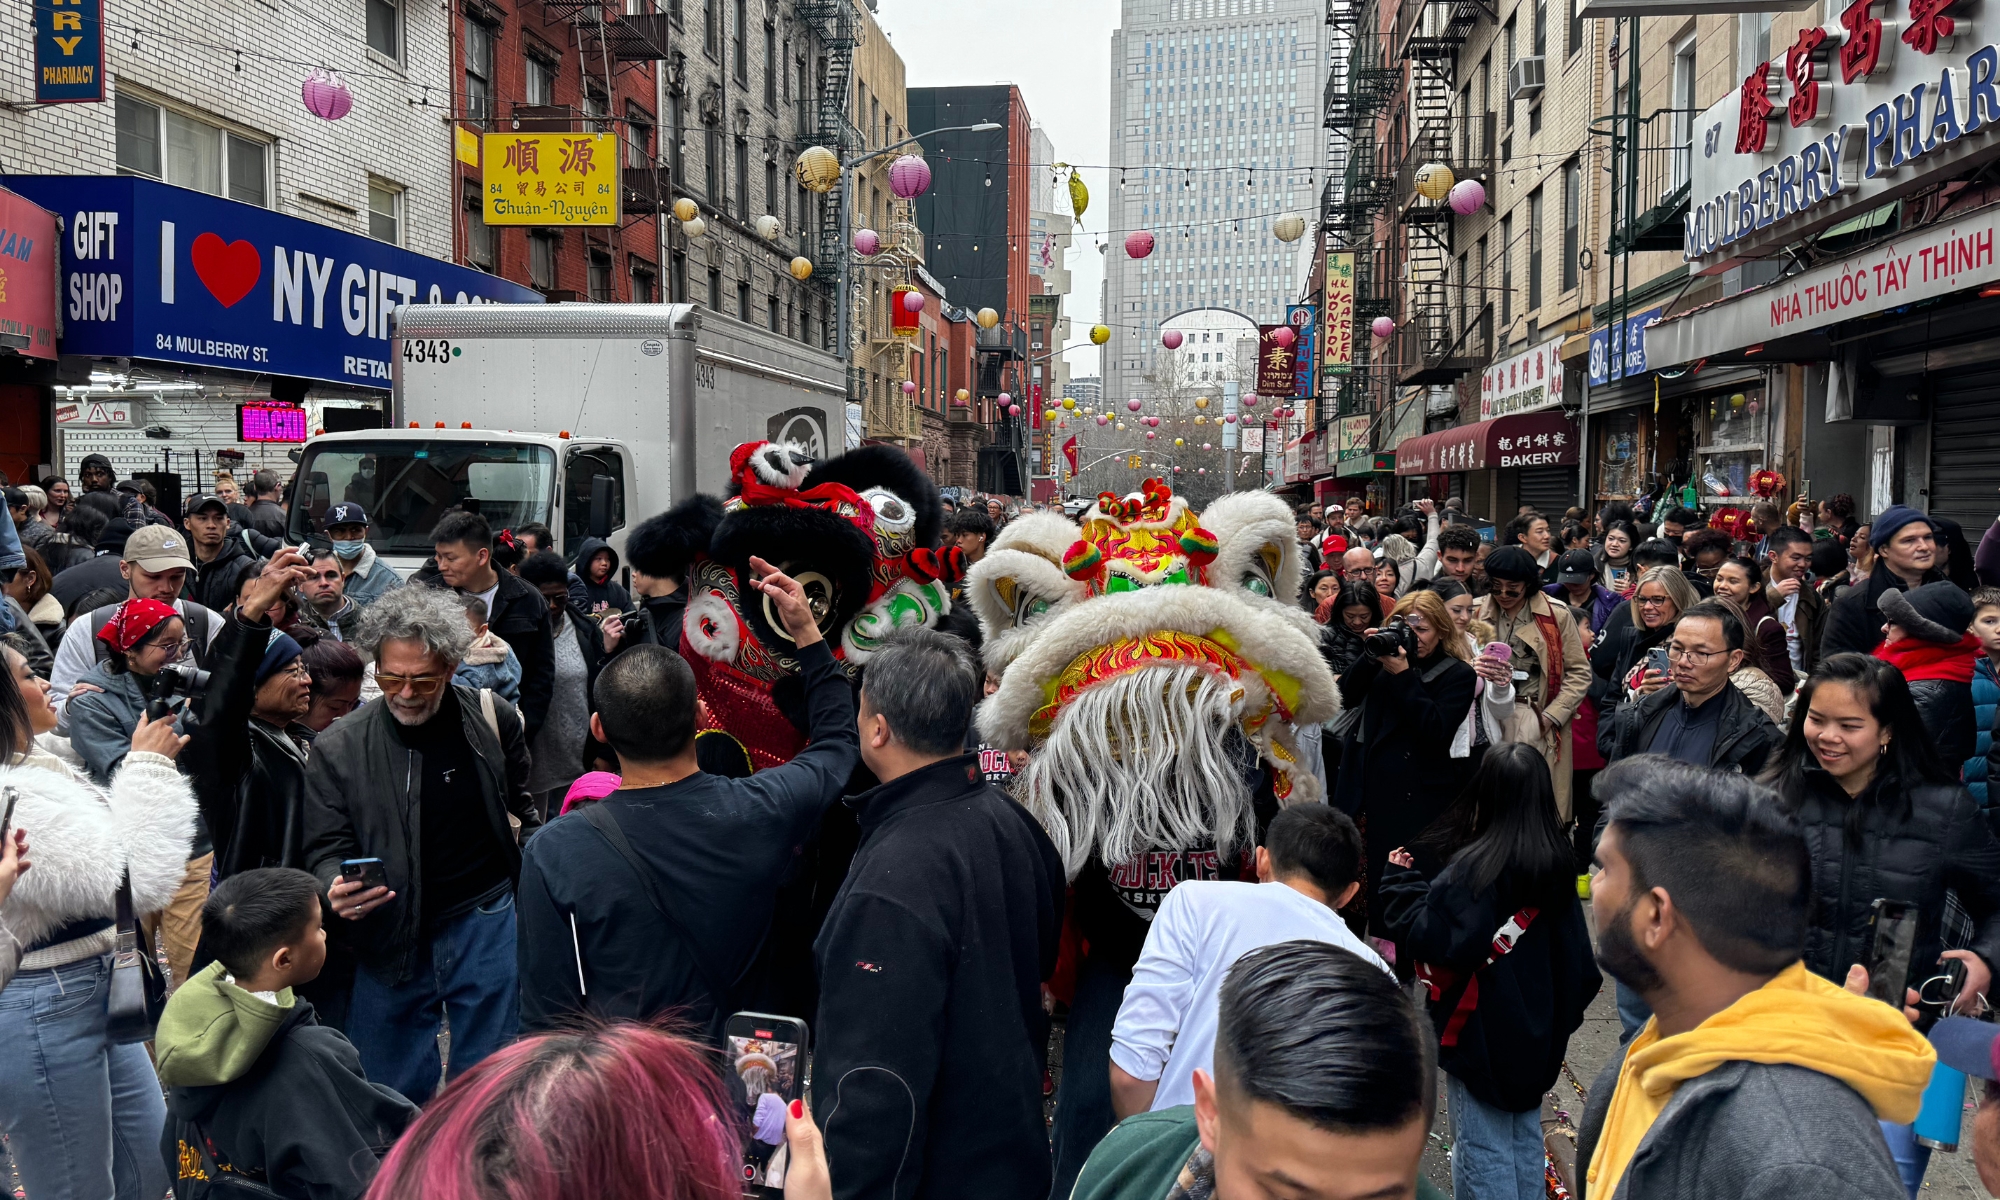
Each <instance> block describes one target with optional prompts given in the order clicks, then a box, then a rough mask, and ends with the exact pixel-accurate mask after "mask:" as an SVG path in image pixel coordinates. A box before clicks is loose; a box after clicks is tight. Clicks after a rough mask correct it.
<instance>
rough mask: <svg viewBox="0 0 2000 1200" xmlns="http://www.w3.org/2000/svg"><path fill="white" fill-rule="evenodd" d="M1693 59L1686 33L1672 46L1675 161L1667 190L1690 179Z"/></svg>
mask: <svg viewBox="0 0 2000 1200" xmlns="http://www.w3.org/2000/svg"><path fill="white" fill-rule="evenodd" d="M1694 97H1695V58H1694V35H1693V34H1691V33H1690V34H1689V35H1687V36H1686V37H1684V38H1682V39H1681V40H1680V41H1679V42H1677V43H1675V44H1674V74H1673V102H1672V103H1673V107H1674V159H1673V164H1674V165H1673V178H1672V181H1671V183H1670V185H1669V186H1668V189H1667V190H1668V191H1669V192H1672V191H1674V190H1677V189H1678V188H1679V187H1680V186H1681V185H1682V184H1684V183H1686V182H1688V180H1689V178H1691V172H1692V168H1693V150H1694V119H1695V117H1696V116H1698V115H1699V114H1698V113H1697V112H1696V111H1695V110H1696V108H1698V107H1699V106H1698V105H1696V104H1695V99H1694Z"/></svg>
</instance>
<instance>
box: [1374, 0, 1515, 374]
mask: <svg viewBox="0 0 2000 1200" xmlns="http://www.w3.org/2000/svg"><path fill="white" fill-rule="evenodd" d="M1488 13H1489V10H1488V9H1487V8H1486V6H1485V5H1484V4H1483V3H1480V2H1479V0H1404V3H1403V4H1402V6H1401V7H1400V8H1399V9H1398V10H1397V12H1396V24H1395V30H1394V33H1393V35H1392V46H1393V49H1394V51H1395V57H1396V60H1397V61H1398V62H1401V63H1407V64H1409V75H1408V79H1407V82H1406V83H1405V84H1404V86H1403V89H1402V94H1401V95H1400V97H1399V100H1400V101H1401V106H1400V108H1399V109H1392V113H1393V115H1394V116H1396V117H1397V118H1399V120H1397V121H1396V122H1395V126H1396V127H1397V128H1398V129H1399V131H1401V132H1403V133H1404V134H1405V136H1402V137H1400V138H1398V139H1397V140H1396V141H1395V142H1393V143H1392V144H1391V146H1390V147H1389V149H1390V152H1391V154H1392V155H1395V156H1396V160H1395V161H1394V162H1393V163H1391V164H1387V166H1388V170H1389V172H1391V173H1393V176H1394V179H1395V183H1394V185H1393V187H1392V188H1391V190H1390V195H1391V196H1392V197H1393V206H1394V217H1395V220H1396V223H1397V224H1398V225H1400V226H1401V230H1402V235H1403V236H1402V244H1403V260H1404V261H1403V266H1404V273H1403V276H1402V282H1403V283H1404V285H1405V287H1404V294H1403V318H1402V320H1401V322H1400V323H1399V324H1398V329H1397V343H1398V344H1397V347H1396V350H1397V353H1396V355H1395V357H1396V359H1397V361H1398V363H1399V364H1400V366H1399V368H1398V371H1397V383H1399V384H1401V385H1404V386H1413V385H1430V384H1446V383H1451V382H1452V381H1454V380H1456V379H1457V378H1458V377H1459V376H1461V375H1463V374H1465V373H1466V372H1468V371H1471V370H1474V369H1476V368H1477V367H1478V366H1479V365H1480V363H1479V359H1478V358H1475V357H1473V356H1472V355H1471V354H1470V353H1469V341H1470V339H1469V337H1468V335H1469V333H1470V329H1471V326H1472V324H1473V323H1472V322H1471V321H1469V320H1467V319H1466V317H1465V316H1464V315H1463V312H1464V306H1463V304H1459V303H1454V298H1455V297H1454V292H1455V285H1456V288H1462V287H1463V286H1464V281H1463V280H1454V279H1453V271H1452V256H1453V253H1454V246H1453V232H1454V229H1455V224H1456V221H1455V216H1456V214H1454V213H1453V212H1452V210H1451V208H1450V206H1449V205H1447V204H1446V203H1445V201H1444V199H1443V198H1442V197H1440V198H1438V199H1436V200H1432V199H1428V198H1426V197H1424V196H1423V195H1422V194H1421V193H1420V192H1419V191H1418V190H1417V176H1418V173H1419V172H1420V171H1421V170H1422V169H1423V168H1425V167H1426V166H1431V165H1433V164H1436V165H1442V166H1444V167H1447V168H1449V169H1450V171H1451V173H1452V175H1453V176H1454V177H1455V178H1456V179H1476V180H1478V181H1479V182H1481V183H1482V184H1485V185H1486V186H1487V187H1488V189H1489V191H1490V189H1491V186H1492V180H1493V139H1494V117H1493V116H1492V115H1491V114H1488V115H1486V116H1484V117H1483V118H1481V119H1478V120H1472V119H1470V118H1469V116H1468V114H1466V113H1465V112H1463V111H1462V103H1463V100H1462V97H1461V95H1460V93H1459V90H1458V54H1459V50H1460V49H1461V48H1462V47H1463V46H1464V45H1465V40H1466V38H1467V37H1468V36H1469V35H1470V34H1471V32H1472V30H1473V27H1474V26H1475V25H1477V24H1478V22H1479V18H1480V17H1481V15H1483V14H1488ZM1454 310H1457V311H1458V312H1460V313H1461V316H1460V319H1459V320H1458V321H1456V322H1454V321H1453V319H1452V317H1453V313H1454Z"/></svg>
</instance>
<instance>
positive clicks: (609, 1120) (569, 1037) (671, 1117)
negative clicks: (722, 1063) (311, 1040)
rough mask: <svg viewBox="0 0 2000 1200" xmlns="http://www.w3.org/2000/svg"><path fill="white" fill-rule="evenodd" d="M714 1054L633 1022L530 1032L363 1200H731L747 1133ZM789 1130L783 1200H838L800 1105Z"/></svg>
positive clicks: (496, 1058)
mask: <svg viewBox="0 0 2000 1200" xmlns="http://www.w3.org/2000/svg"><path fill="white" fill-rule="evenodd" d="M709 1056H710V1052H709V1051H708V1050H706V1049H705V1048H703V1047H701V1046H699V1045H697V1044H695V1043H694V1042H690V1041H688V1040H686V1039H685V1038H681V1037H677V1036H675V1035H674V1034H672V1033H668V1032H666V1031H665V1030H663V1029H659V1028H655V1027H652V1026H648V1025H640V1024H635V1023H632V1022H616V1023H611V1024H603V1025H596V1026H591V1027H586V1028H581V1029H572V1030H567V1031H564V1032H560V1033H544V1034H537V1035H534V1036H531V1037H526V1038H523V1039H521V1040H520V1041H518V1042H515V1043H514V1044H513V1045H511V1046H508V1047H506V1048H505V1049H503V1050H499V1051H496V1052H494V1053H493V1054H491V1055H488V1056H487V1057H486V1058H485V1059H484V1060H482V1061H481V1062H480V1063H479V1065H478V1066H476V1067H474V1068H472V1069H471V1070H469V1071H467V1072H466V1073H465V1074H464V1075H462V1076H460V1077H459V1078H458V1079H456V1080H454V1081H453V1082H452V1083H451V1085H450V1086H449V1087H447V1088H445V1090H444V1091H443V1093H441V1094H440V1095H439V1096H438V1098H437V1099H436V1100H435V1101H434V1102H432V1104H431V1105H430V1107H428V1108H426V1109H425V1110H424V1115H423V1116H422V1117H421V1118H419V1119H418V1120H417V1123H416V1124H414V1125H412V1126H411V1127H410V1129H409V1131H408V1132H407V1133H405V1134H404V1135H403V1137H402V1140H401V1141H399V1142H397V1143H396V1145H395V1148H394V1149H392V1150H390V1151H389V1155H388V1157H387V1158H385V1159H383V1160H382V1169H381V1171H380V1172H379V1173H377V1175H376V1176H375V1182H374V1184H373V1185H372V1186H371V1187H370V1188H369V1189H368V1196H367V1200H514V1198H516V1197H525V1196H538V1197H570V1196H575V1197H585V1196H587V1197H590V1200H664V1198H666V1197H673V1198H674V1200H734V1198H735V1197H737V1196H739V1195H740V1194H741V1191H742V1188H741V1185H740V1183H739V1180H740V1179H741V1176H742V1161H743V1160H742V1143H741V1140H740V1139H741V1136H742V1130H741V1128H740V1126H739V1123H738V1122H737V1120H736V1118H735V1117H734V1116H733V1111H734V1106H733V1105H732V1104H731V1102H730V1099H729V1096H728V1093H727V1092H726V1091H725V1090H724V1086H723V1082H722V1078H721V1076H720V1074H719V1073H718V1072H717V1071H716V1069H715V1065H714V1063H713V1062H711V1061H709ZM760 1134H761V1130H760ZM783 1136H784V1139H785V1142H786V1145H787V1147H788V1148H789V1152H790V1160H791V1169H790V1171H789V1173H788V1174H787V1176H786V1179H785V1197H786V1200H832V1196H833V1186H832V1183H831V1182H830V1179H829V1176H828V1174H827V1166H826V1150H825V1147H824V1144H823V1143H822V1142H821V1140H820V1133H819V1127H818V1126H817V1125H815V1124H814V1123H813V1119H812V1114H811V1112H810V1111H809V1110H808V1109H807V1108H806V1105H805V1101H803V1100H794V1101H793V1102H792V1103H791V1105H790V1106H789V1108H787V1109H786V1110H785V1113H784V1134H783Z"/></svg>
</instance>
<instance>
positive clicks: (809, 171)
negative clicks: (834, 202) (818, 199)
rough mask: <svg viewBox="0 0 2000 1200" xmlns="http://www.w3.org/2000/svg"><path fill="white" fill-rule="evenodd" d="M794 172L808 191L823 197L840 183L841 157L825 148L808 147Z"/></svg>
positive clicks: (801, 155)
mask: <svg viewBox="0 0 2000 1200" xmlns="http://www.w3.org/2000/svg"><path fill="white" fill-rule="evenodd" d="M794 170H795V172H796V174H797V175H798V179H799V183H801V184H802V185H804V186H805V189H806V190H807V191H809V192H818V193H819V194H820V195H822V196H823V195H825V194H826V193H828V192H830V191H832V190H833V189H834V188H835V187H836V186H838V185H839V183H840V156H839V155H837V154H835V153H834V152H833V151H831V150H829V149H827V148H826V147H825V146H807V147H806V148H805V150H804V151H803V152H802V153H801V154H800V155H799V161H798V163H797V165H796V167H795V168H794Z"/></svg>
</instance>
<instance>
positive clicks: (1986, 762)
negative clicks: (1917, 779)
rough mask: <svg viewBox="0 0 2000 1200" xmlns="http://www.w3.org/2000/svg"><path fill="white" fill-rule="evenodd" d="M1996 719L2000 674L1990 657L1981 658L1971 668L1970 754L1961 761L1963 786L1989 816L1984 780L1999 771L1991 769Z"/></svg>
mask: <svg viewBox="0 0 2000 1200" xmlns="http://www.w3.org/2000/svg"><path fill="white" fill-rule="evenodd" d="M1996 718H2000V676H1995V675H1994V673H1993V660H1992V659H1990V658H1985V657H1981V658H1980V660H1979V661H1978V662H1977V663H1975V664H1974V665H1973V668H1972V726H1973V730H1974V737H1973V743H1972V757H1971V758H1968V759H1966V760H1965V787H1966V790H1967V791H1969V792H1971V793H1972V799H1973V800H1974V802H1976V803H1977V804H1978V805H1979V807H1980V808H1981V809H1983V810H1985V811H1986V812H1987V813H1988V815H1989V816H1990V815H1991V813H1992V811H1993V800H1994V799H1996V797H1992V796H1989V795H1988V794H1987V791H1986V781H1987V780H1988V779H1990V778H1992V777H1994V776H1995V775H2000V771H1995V770H1994V767H1995V765H1996V764H1995V763H1994V762H1993V758H1994V755H1993V746H1994V738H1993V726H1994V723H1995V719H1996Z"/></svg>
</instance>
